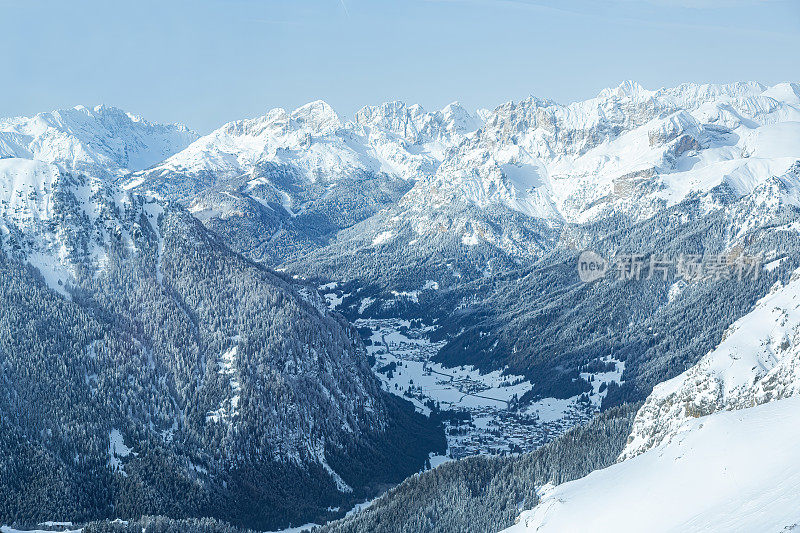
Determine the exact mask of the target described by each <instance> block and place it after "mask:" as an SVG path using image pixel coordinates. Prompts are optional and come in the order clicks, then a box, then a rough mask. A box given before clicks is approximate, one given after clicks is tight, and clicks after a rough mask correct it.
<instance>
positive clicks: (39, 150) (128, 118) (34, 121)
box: [0, 105, 197, 175]
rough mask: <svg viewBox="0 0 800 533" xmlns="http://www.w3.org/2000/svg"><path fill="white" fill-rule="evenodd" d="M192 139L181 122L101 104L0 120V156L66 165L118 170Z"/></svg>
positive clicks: (151, 160)
mask: <svg viewBox="0 0 800 533" xmlns="http://www.w3.org/2000/svg"><path fill="white" fill-rule="evenodd" d="M196 138H197V134H196V133H194V132H193V131H191V130H189V129H188V128H187V127H186V126H183V125H181V124H156V123H152V122H148V121H146V120H144V119H143V118H141V117H139V116H136V115H133V114H131V113H126V112H125V111H122V110H121V109H117V108H115V107H108V106H104V105H99V106H97V107H95V108H93V109H89V108H87V107H84V106H77V107H74V108H72V109H62V110H58V111H52V112H49V113H39V114H38V115H36V116H34V117H16V118H9V119H1V120H0V158H8V157H18V158H25V159H36V160H38V161H45V162H47V163H57V164H59V165H61V166H63V167H64V168H66V169H68V170H79V171H92V172H94V173H103V174H110V175H116V174H120V173H125V172H127V171H134V170H142V169H145V168H147V167H149V166H151V165H153V164H155V163H158V162H159V161H162V160H163V159H165V158H167V157H169V156H171V155H172V154H174V153H176V152H179V151H180V150H183V149H184V148H186V147H187V146H188V145H189V144H190V143H191V142H192V141H194V140H195V139H196Z"/></svg>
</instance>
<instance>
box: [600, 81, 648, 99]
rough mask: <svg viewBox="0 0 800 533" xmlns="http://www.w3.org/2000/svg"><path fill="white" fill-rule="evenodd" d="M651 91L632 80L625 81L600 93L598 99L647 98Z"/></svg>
mask: <svg viewBox="0 0 800 533" xmlns="http://www.w3.org/2000/svg"><path fill="white" fill-rule="evenodd" d="M652 94H653V91H649V90H647V89H645V88H644V87H642V86H641V85H640V84H639V83H638V82H635V81H633V80H625V81H623V82H622V83H620V84H619V85H618V86H617V87H615V88H606V89H603V90H602V91H600V94H598V98H609V97H617V98H641V97H649V96H651V95H652Z"/></svg>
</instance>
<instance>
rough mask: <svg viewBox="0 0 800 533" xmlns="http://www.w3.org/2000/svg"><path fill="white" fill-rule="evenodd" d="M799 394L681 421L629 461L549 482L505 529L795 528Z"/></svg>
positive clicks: (798, 517)
mask: <svg viewBox="0 0 800 533" xmlns="http://www.w3.org/2000/svg"><path fill="white" fill-rule="evenodd" d="M799 439H800V398H790V399H785V400H781V401H776V402H771V403H769V404H766V405H762V406H758V407H753V408H749V409H745V410H741V411H734V412H723V413H717V414H714V415H711V416H707V417H703V418H699V419H691V420H687V421H685V422H684V423H683V424H682V425H681V427H680V430H679V432H678V433H677V434H676V435H675V437H674V438H673V439H671V440H670V441H668V442H665V443H664V444H662V445H661V446H659V447H658V448H655V449H653V450H650V451H648V452H646V453H644V454H642V455H640V456H638V457H636V458H633V459H629V460H627V461H624V462H622V463H617V464H616V465H613V466H611V467H609V468H606V469H604V470H599V471H595V472H593V473H591V474H589V475H588V476H587V477H585V478H582V479H579V480H576V481H572V482H569V483H565V484H563V485H560V486H558V487H555V488H549V487H548V488H547V489H545V490H544V491H543V492H544V494H543V496H544V497H543V499H542V501H541V502H540V503H539V505H538V506H536V507H535V508H534V509H532V510H530V511H526V512H524V513H522V515H521V516H520V519H519V522H518V523H517V524H516V525H514V526H512V527H511V528H509V529H507V530H506V531H507V532H508V533H520V532H523V531H537V532H542V533H543V532H547V531H557V532H568V531H596V532H604V531H616V532H619V531H637V532H638V531H651V532H658V531H675V532H682V533H685V532H690V531H731V532H733V531H741V532H750V531H774V532H779V531H795V530H797V529H798V528H800V448H799V447H798V446H797V442H798V440H799Z"/></svg>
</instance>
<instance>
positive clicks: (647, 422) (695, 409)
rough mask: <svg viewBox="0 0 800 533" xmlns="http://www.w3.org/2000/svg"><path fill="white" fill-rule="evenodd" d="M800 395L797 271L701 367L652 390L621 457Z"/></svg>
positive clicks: (799, 276)
mask: <svg viewBox="0 0 800 533" xmlns="http://www.w3.org/2000/svg"><path fill="white" fill-rule="evenodd" d="M781 260H782V258H779V259H777V260H775V261H774V262H773V263H772V264H770V265H769V266H771V267H774V266H777V263H778V262H780V261H781ZM799 393H800V271H798V272H795V273H794V275H793V276H792V278H791V280H790V281H789V282H788V283H787V284H786V285H782V284H780V283H778V284H776V286H774V287H773V288H772V290H771V291H770V293H769V294H768V295H766V296H765V297H763V298H762V299H761V300H760V301H759V302H758V303H757V304H756V306H755V308H754V309H753V310H752V311H751V312H749V313H748V314H746V315H745V316H743V317H742V318H740V319H739V320H737V321H736V322H735V323H734V324H733V325H732V326H731V327H730V328H729V329H728V331H727V332H726V334H725V337H724V340H723V341H722V343H720V345H719V346H717V347H716V348H715V349H714V350H713V351H712V352H710V353H709V354H708V355H706V356H705V357H703V358H702V359H701V360H700V362H698V363H697V364H696V365H695V366H693V367H692V368H691V369H689V370H687V371H686V372H684V373H683V374H681V375H679V376H677V377H675V378H673V379H671V380H669V381H666V382H664V383H662V384H660V385H658V386H656V387H655V389H654V390H653V393H652V394H651V395H650V396H649V397H648V399H647V401H646V402H645V404H644V406H643V407H642V408H641V409H640V410H639V413H638V414H637V416H636V420H635V421H634V426H633V431H632V433H631V436H630V438H629V442H628V444H627V446H626V447H625V450H624V451H623V453H622V455H621V458H622V459H627V458H630V457H635V456H637V455H639V454H641V453H644V452H646V451H647V450H649V449H652V448H655V447H657V446H659V445H660V444H661V443H663V442H666V441H668V440H670V439H672V438H674V437H675V435H677V434H678V432H679V431H680V427H681V425H682V424H683V423H684V422H685V421H686V420H689V419H692V418H697V417H702V416H706V415H709V414H712V413H715V412H717V411H726V410H735V409H743V408H747V407H751V406H753V405H759V404H762V403H766V402H770V401H774V400H779V399H782V398H787V397H790V396H796V395H798V394H799Z"/></svg>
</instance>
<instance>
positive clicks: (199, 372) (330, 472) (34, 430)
mask: <svg viewBox="0 0 800 533" xmlns="http://www.w3.org/2000/svg"><path fill="white" fill-rule="evenodd" d="M0 300H2V305H0V309H2V313H0V367H2V372H0V382H2V383H3V387H2V393H0V412H2V413H3V416H2V418H1V419H0V426H2V428H1V429H2V430H1V431H0V434H2V435H3V437H2V438H0V457H1V458H0V470H2V471H3V472H12V471H16V470H15V469H23V470H28V471H31V472H32V471H33V465H36V468H40V467H41V469H42V470H44V471H47V472H48V474H47V475H49V476H51V477H50V478H48V479H49V481H46V482H45V481H43V479H44V478H43V477H42V475H44V474H42V475H39V474H36V475H33V474H32V477H33V481H32V483H34V484H35V483H40V482H42V483H50V484H52V485H53V486H55V485H58V486H59V487H61V488H60V490H59V494H60V496H59V497H56V498H47V499H46V500H45V501H42V499H41V498H38V499H37V497H36V496H31V495H29V493H26V492H25V491H24V490H20V489H19V487H18V486H17V485H16V483H18V480H21V479H24V478H23V476H22V474H20V475H19V476H17V475H8V476H6V475H4V476H2V480H0V493H2V494H3V496H0V521H3V522H5V523H8V522H10V521H13V520H14V519H15V517H22V516H25V517H27V518H26V520H32V519H35V520H46V519H49V518H52V517H53V516H56V515H57V514H58V515H59V516H61V517H64V518H68V519H73V520H78V519H83V518H87V517H88V518H101V517H105V516H107V514H108V511H109V510H111V509H113V512H114V513H117V515H119V516H125V515H126V514H136V515H141V514H152V513H167V512H169V513H177V514H190V515H195V516H209V515H213V516H218V517H227V520H231V521H235V522H237V523H240V524H252V525H257V526H258V527H259V528H261V529H276V528H278V527H281V526H286V525H288V524H289V523H290V522H295V523H296V522H298V521H302V522H306V521H309V520H311V519H322V518H324V517H333V516H336V513H337V512H338V511H337V510H338V509H339V508H340V507H341V508H343V509H346V508H349V506H351V505H353V504H354V503H356V502H357V501H360V500H363V499H365V498H367V497H370V496H373V495H374V492H375V487H377V486H378V485H380V484H384V483H394V482H398V481H400V480H401V479H402V478H403V477H405V476H407V475H410V474H411V473H413V472H415V471H417V470H418V469H419V468H421V467H422V466H423V465H424V461H425V459H426V458H427V454H428V452H429V451H432V450H434V449H438V450H439V451H441V445H442V444H441V441H442V440H443V437H442V435H441V430H440V429H438V428H437V427H436V425H435V423H434V422H432V421H430V420H428V419H425V418H423V417H422V416H421V415H418V414H415V413H414V411H413V409H412V408H411V407H410V406H408V405H405V404H404V403H403V402H402V401H401V400H399V399H398V398H396V397H394V396H391V395H389V394H387V393H385V392H383V391H382V390H381V389H380V385H379V382H378V381H377V380H376V378H375V376H374V375H373V374H372V372H371V370H370V367H369V365H368V364H367V359H366V353H365V350H364V347H363V344H362V343H361V341H360V340H359V339H358V337H357V334H356V333H355V331H354V330H353V329H352V328H351V327H350V325H349V324H347V323H346V322H345V321H343V320H342V319H341V318H339V317H335V316H333V315H332V314H330V313H329V312H328V311H327V309H326V307H325V305H324V303H323V301H322V299H321V298H320V297H319V296H318V295H317V293H316V292H315V291H314V290H313V289H312V288H309V287H308V286H305V285H303V284H302V283H299V282H295V281H293V280H292V279H291V278H289V277H287V276H283V275H280V274H278V273H276V272H274V271H269V270H267V269H266V268H264V267H262V266H261V265H257V264H254V263H253V262H251V261H248V260H246V259H245V258H243V257H242V256H240V255H238V254H236V253H235V252H233V251H231V250H230V249H229V248H227V247H226V246H225V245H224V243H223V242H221V240H220V239H219V237H217V236H216V235H215V234H213V233H212V232H210V231H208V230H207V229H206V228H205V227H204V226H202V225H201V224H200V223H199V222H198V221H197V220H196V219H195V218H194V217H192V216H191V214H190V213H189V212H188V211H187V210H186V209H185V208H183V207H182V206H180V205H178V204H176V203H169V202H166V201H162V200H159V199H156V198H154V197H152V196H143V195H139V194H135V193H133V192H131V191H124V190H122V189H120V188H118V187H116V186H115V185H113V184H111V183H109V180H108V179H107V175H104V174H101V175H100V176H96V175H93V174H89V173H86V172H77V171H70V170H66V169H65V168H64V167H63V166H62V165H60V164H54V163H48V162H45V161H40V160H34V159H21V158H5V159H0ZM38 428H47V429H46V430H42V431H40V430H39V429H38ZM19 442H24V443H25V450H21V449H20V448H19V447H17V446H18V443H19ZM399 448H402V451H400V452H398V451H397V450H398V449H399ZM64 450H69V452H64ZM28 453H30V455H27V454H28ZM32 457H36V459H32ZM43 463H46V465H47V466H42V464H43ZM154 465H158V471H159V473H158V475H157V476H153V475H151V473H150V472H151V471H152V468H153V467H154ZM250 476H253V478H252V479H258V480H259V481H260V483H258V484H257V485H254V484H253V482H252V481H251V478H250ZM173 486H175V487H177V486H180V487H182V489H179V490H177V492H175V493H173V492H171V491H172V488H170V487H173ZM99 487H102V488H99ZM276 487H280V488H276ZM286 487H295V488H294V489H292V488H290V489H289V491H290V493H291V491H292V490H294V492H293V493H291V494H289V495H288V496H287V493H286ZM309 487H313V488H314V489H313V490H310V489H309ZM12 494H13V495H14V496H13V497H11V496H8V495H12ZM87 500H91V501H93V502H95V503H93V504H92V505H93V506H94V507H91V506H89V505H86V504H84V503H80V502H85V501H87ZM32 502H36V505H31V504H32ZM31 517H34V518H31Z"/></svg>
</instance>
